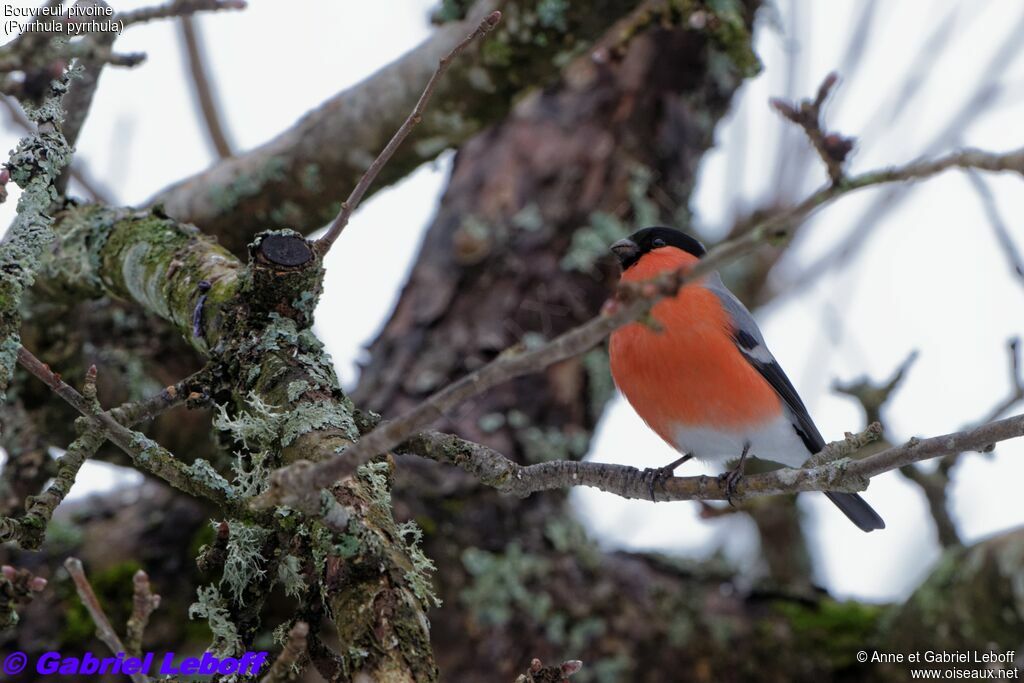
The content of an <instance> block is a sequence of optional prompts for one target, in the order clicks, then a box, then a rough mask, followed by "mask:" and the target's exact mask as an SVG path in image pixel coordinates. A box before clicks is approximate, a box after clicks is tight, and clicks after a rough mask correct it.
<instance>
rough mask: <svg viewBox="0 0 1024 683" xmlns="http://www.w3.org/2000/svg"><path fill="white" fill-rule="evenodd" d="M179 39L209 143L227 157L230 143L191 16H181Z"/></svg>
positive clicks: (196, 28) (197, 31)
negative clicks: (183, 46) (183, 47)
mask: <svg viewBox="0 0 1024 683" xmlns="http://www.w3.org/2000/svg"><path fill="white" fill-rule="evenodd" d="M181 40H182V42H183V43H184V45H185V55H186V58H187V60H188V68H189V73H190V74H191V75H192V86H193V91H194V92H195V94H196V99H197V100H198V102H199V111H200V112H201V113H202V115H203V121H204V122H205V123H206V132H207V134H208V135H209V136H210V143H211V144H212V145H213V148H214V150H215V151H216V152H217V156H218V157H220V158H221V159H227V158H228V157H230V156H231V154H232V152H231V145H230V143H228V136H227V134H226V133H225V129H224V125H223V123H222V122H221V115H220V111H218V109H217V102H216V99H215V98H214V96H213V90H212V89H211V88H210V78H209V76H208V75H207V73H206V63H205V60H204V59H203V51H202V47H201V40H200V37H199V27H198V26H197V25H196V24H195V22H194V21H193V19H192V17H191V16H188V15H185V16H182V17H181Z"/></svg>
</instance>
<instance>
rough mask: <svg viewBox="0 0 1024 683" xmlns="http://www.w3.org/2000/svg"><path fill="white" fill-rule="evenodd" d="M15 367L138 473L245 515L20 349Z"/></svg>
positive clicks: (225, 493)
mask: <svg viewBox="0 0 1024 683" xmlns="http://www.w3.org/2000/svg"><path fill="white" fill-rule="evenodd" d="M18 364H19V365H21V366H22V367H23V368H25V369H26V370H28V371H29V372H30V373H31V374H32V375H34V376H35V377H36V378H38V379H40V380H42V381H43V382H44V383H46V385H47V386H49V387H50V389H52V390H53V392H54V393H55V394H57V395H58V396H60V397H61V398H62V399H64V400H65V401H67V402H68V403H69V404H70V405H71V406H72V407H73V408H75V409H76V410H77V411H78V412H80V413H81V414H82V415H83V416H84V417H85V418H86V419H87V420H88V421H89V423H90V424H91V426H92V427H93V428H94V429H96V430H98V431H99V432H100V433H102V434H103V436H104V437H105V438H107V439H109V440H110V441H111V442H113V443H114V444H115V445H116V446H117V447H118V448H120V449H121V450H123V451H124V452H125V453H127V454H128V455H129V456H130V457H131V459H132V462H133V463H134V464H135V466H136V467H138V468H139V469H140V470H142V471H143V472H148V473H149V474H152V475H154V476H156V477H159V478H160V479H163V480H164V481H166V482H167V483H168V484H170V485H171V486H173V487H175V488H177V489H179V490H181V491H184V492H185V493H189V494H191V495H194V496H199V497H202V498H206V499H208V500H210V501H213V502H214V503H216V504H217V505H218V506H219V507H220V508H221V509H223V510H224V511H226V512H228V513H230V514H233V515H235V516H242V517H244V516H246V514H245V512H246V506H245V505H244V504H240V501H239V500H237V499H233V498H232V496H231V495H230V492H229V491H228V490H225V489H224V488H222V487H217V486H216V485H214V484H212V483H209V482H208V481H207V479H208V478H205V477H201V476H197V472H196V471H194V470H193V469H192V468H191V467H190V466H187V465H185V464H184V463H183V462H182V461H180V460H178V459H177V458H175V457H174V455H173V454H172V453H170V452H168V451H167V450H166V449H164V448H162V447H160V446H159V445H158V444H156V443H154V442H153V441H152V440H151V439H148V438H146V437H145V436H144V435H143V434H140V433H138V432H134V431H132V430H130V429H128V428H127V427H125V426H124V425H122V424H121V423H120V422H118V421H117V420H116V419H114V417H113V416H112V415H111V414H110V413H108V412H96V411H95V410H94V408H93V406H92V405H91V404H90V402H89V401H88V400H87V399H86V398H85V397H84V396H82V395H81V394H80V393H78V392H77V391H76V390H75V389H74V387H72V386H71V385H69V384H67V383H66V382H65V381H64V380H62V379H61V378H60V377H59V376H57V375H56V374H54V373H53V371H51V370H50V368H49V367H48V366H47V365H46V364H45V363H43V362H42V361H40V360H39V359H38V358H36V357H35V356H33V355H32V354H31V353H30V352H29V351H28V350H27V349H25V348H24V347H20V348H19V349H18ZM250 516H251V515H250Z"/></svg>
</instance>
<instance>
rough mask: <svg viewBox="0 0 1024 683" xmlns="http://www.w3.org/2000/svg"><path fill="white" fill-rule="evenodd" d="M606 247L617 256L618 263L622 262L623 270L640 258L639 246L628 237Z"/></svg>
mask: <svg viewBox="0 0 1024 683" xmlns="http://www.w3.org/2000/svg"><path fill="white" fill-rule="evenodd" d="M608 248H609V249H611V250H612V253H614V254H615V255H616V256H617V257H618V258H619V263H620V264H622V269H623V270H625V269H626V268H629V267H630V266H631V265H633V264H634V263H636V261H637V259H638V258H640V247H638V246H637V245H636V242H634V241H633V240H631V239H629V238H626V239H622V240H619V241H618V242H615V243H614V244H612V246H610V247H608Z"/></svg>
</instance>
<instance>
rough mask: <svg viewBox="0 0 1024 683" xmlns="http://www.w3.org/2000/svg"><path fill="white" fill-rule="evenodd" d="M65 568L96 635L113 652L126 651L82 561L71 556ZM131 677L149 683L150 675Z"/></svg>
mask: <svg viewBox="0 0 1024 683" xmlns="http://www.w3.org/2000/svg"><path fill="white" fill-rule="evenodd" d="M64 568H65V569H67V570H68V574H69V575H70V576H71V580H72V581H74V582H75V590H76V591H78V597H79V598H80V599H81V600H82V605H84V606H85V609H86V611H87V612H89V616H90V617H92V620H93V623H94V624H96V636H97V637H98V638H99V639H100V640H102V641H103V643H104V644H105V645H106V646H107V648H108V649H109V650H110V652H111V653H113V654H115V655H116V654H118V653H119V652H125V651H126V650H125V648H124V643H122V642H121V639H120V638H119V637H118V635H117V632H116V631H114V627H113V626H111V625H110V619H108V618H107V615H106V613H104V611H103V607H102V606H101V605H100V601H99V599H98V598H97V597H96V593H95V592H94V591H93V589H92V585H91V584H90V583H89V579H88V578H86V576H85V570H84V569H83V568H82V561H81V560H79V559H78V558H77V557H69V558H68V559H66V560H64ZM131 679H132V681H133V682H134V683H149V677H148V676H146V675H145V674H141V673H134V674H131Z"/></svg>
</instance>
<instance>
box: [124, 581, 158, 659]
mask: <svg viewBox="0 0 1024 683" xmlns="http://www.w3.org/2000/svg"><path fill="white" fill-rule="evenodd" d="M159 606H160V596H159V595H157V594H155V593H154V592H153V591H152V590H151V589H150V585H149V575H148V574H146V572H144V571H142V570H141V569H140V570H138V571H137V572H135V575H134V576H133V577H132V615H131V616H130V617H129V618H128V626H127V632H126V635H125V639H126V640H127V641H128V642H127V644H126V645H127V648H126V649H125V652H126V653H127V654H128V656H129V657H140V656H142V636H143V635H144V634H145V632H146V626H147V625H148V624H149V615H151V614H152V613H153V612H154V610H156V608H157V607H159Z"/></svg>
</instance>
